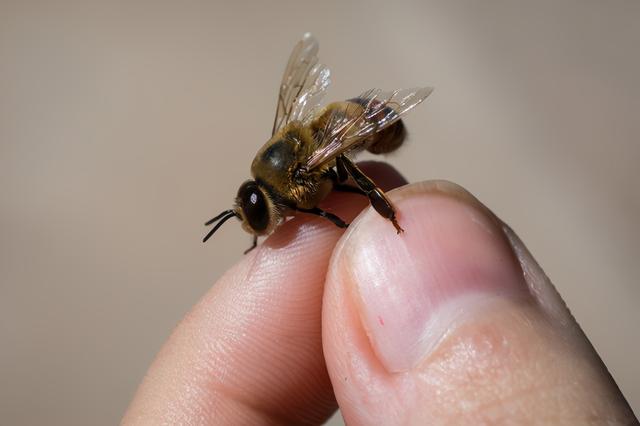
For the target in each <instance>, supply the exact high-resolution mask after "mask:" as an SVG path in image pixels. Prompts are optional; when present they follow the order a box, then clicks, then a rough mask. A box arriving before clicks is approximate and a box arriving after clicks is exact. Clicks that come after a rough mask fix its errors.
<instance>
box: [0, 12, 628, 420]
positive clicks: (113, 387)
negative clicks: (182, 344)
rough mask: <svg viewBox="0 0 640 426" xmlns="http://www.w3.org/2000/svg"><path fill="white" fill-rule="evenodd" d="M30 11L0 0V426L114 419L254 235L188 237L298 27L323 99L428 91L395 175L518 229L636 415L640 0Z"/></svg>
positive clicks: (268, 93)
mask: <svg viewBox="0 0 640 426" xmlns="http://www.w3.org/2000/svg"><path fill="white" fill-rule="evenodd" d="M26 3H28V2H22V1H17V0H16V1H4V2H2V3H0V194H1V197H0V203H1V204H0V205H1V210H0V224H1V231H2V236H1V237H0V423H2V424H43V423H47V424H60V425H63V424H64V425H73V424H78V425H81V424H95V425H97V424H104V425H107V424H114V423H116V422H117V421H118V419H119V418H120V416H121V415H122V413H123V411H124V410H125V407H126V406H127V403H128V401H129V399H130V398H131V396H132V393H133V392H134V390H135V388H136V386H137V384H138V383H139V381H140V380H141V378H142V375H143V374H144V372H145V370H146V368H147V366H148V365H149V363H150V362H151V360H152V358H153V356H154V354H155V352H156V351H157V350H158V349H159V347H160V345H161V344H162V342H163V341H164V340H165V338H166V337H167V335H168V334H169V333H170V331H171V329H172V327H174V325H175V324H176V323H177V322H178V321H179V320H180V318H181V317H182V316H183V315H184V313H185V312H186V311H187V310H188V309H189V307H190V306H191V305H193V304H194V303H195V302H196V301H197V300H198V298H199V297H200V296H201V295H202V294H203V293H204V292H205V291H206V290H207V289H208V288H209V287H210V286H211V284H212V283H213V282H214V280H215V279H216V277H218V276H220V275H221V274H222V272H223V271H224V270H225V269H226V268H228V267H229V266H230V265H231V264H232V263H233V262H235V261H236V260H237V259H238V258H240V257H241V255H242V250H243V249H244V248H246V246H247V244H248V242H249V237H248V236H247V235H246V234H244V233H243V232H242V231H241V229H240V228H239V226H237V225H235V226H226V227H224V228H223V229H222V230H221V231H220V232H219V234H218V235H216V236H215V238H214V239H213V240H212V241H211V242H210V243H209V244H207V245H202V244H201V243H200V239H201V237H202V235H203V233H204V232H205V229H204V227H203V226H202V223H203V221H204V220H205V219H207V218H209V217H210V216H211V215H212V214H214V213H218V211H221V210H223V209H226V208H228V207H230V205H231V201H232V198H233V196H234V195H235V191H236V189H237V186H238V185H239V184H240V183H241V182H242V181H243V180H244V179H245V178H246V177H247V176H248V168H249V164H250V161H251V159H252V157H253V155H254V153H255V151H256V150H257V149H258V147H259V146H260V145H261V144H262V143H263V142H264V141H265V139H266V138H267V137H268V135H269V132H270V129H271V123H272V117H273V111H274V107H275V95H276V89H277V84H278V82H279V80H280V74H281V72H282V70H283V67H284V64H285V61H286V59H287V56H288V54H289V51H290V49H291V47H292V46H293V44H294V42H295V41H297V39H298V38H299V37H300V36H301V34H302V33H303V32H305V31H311V32H313V33H315V34H316V36H317V37H318V39H319V40H320V42H321V54H322V55H321V56H322V59H323V61H324V62H325V63H327V64H328V65H329V66H330V67H331V69H332V71H333V81H334V83H333V86H332V90H331V91H330V95H329V99H330V100H331V99H343V98H346V97H349V96H352V95H354V94H356V93H359V92H360V91H362V90H363V89H365V88H368V87H382V88H396V87H403V86H415V85H432V86H435V88H436V90H435V92H434V94H433V95H432V97H431V98H429V99H428V102H427V103H426V104H424V105H423V106H421V107H420V108H418V109H417V110H416V111H415V112H413V113H412V114H411V115H410V116H409V117H408V118H407V125H408V128H409V129H410V131H411V132H412V139H411V141H410V143H407V145H406V146H405V147H404V148H403V150H401V151H400V152H398V153H397V154H394V155H393V156H390V157H389V158H388V159H387V160H388V161H389V162H391V163H392V164H393V165H395V166H396V167H398V168H399V169H400V170H402V171H403V173H404V174H405V175H406V176H407V177H408V178H409V180H411V181H417V180H423V179H431V178H445V179H450V180H453V181H456V182H458V183H460V184H462V185H464V186H466V187H467V188H469V189H470V190H471V191H472V192H473V193H474V194H476V195H477V196H478V197H479V198H480V199H481V200H483V201H484V202H485V203H487V204H488V205H489V206H490V207H491V208H493V209H494V211H495V212H497V214H498V215H499V216H501V217H502V218H503V219H504V220H506V221H507V222H508V223H510V224H511V225H512V226H513V228H514V229H515V230H516V231H517V232H519V234H520V235H521V237H522V238H523V240H524V241H525V242H526V243H527V244H528V246H529V247H530V248H531V250H532V252H533V253H534V254H535V255H536V256H537V258H538V259H539V261H540V263H541V264H542V265H543V267H544V268H545V269H546V271H547V272H548V274H549V275H550V276H551V278H552V279H553V281H554V282H555V283H556V285H557V287H558V288H559V290H560V292H561V293H562V294H563V295H564V297H565V299H566V301H567V303H568V304H569V306H570V307H571V308H572V311H573V313H574V314H575V316H576V317H577V319H578V321H579V322H580V323H581V324H582V326H583V328H584V329H585V331H586V333H587V335H588V336H589V337H590V338H591V340H592V342H593V344H594V345H595V347H596V348H597V350H598V352H599V353H600V354H601V356H602V358H603V359H604V361H605V362H606V363H607V365H608V366H609V368H610V370H611V373H612V374H613V376H614V377H615V379H616V380H617V382H618V384H619V385H620V387H621V388H622V390H623V392H624V393H625V394H626V395H627V398H628V399H629V402H630V403H631V405H632V406H633V408H634V409H635V411H636V413H638V412H639V410H640V366H639V363H638V360H640V339H639V338H638V337H639V332H638V327H639V326H640V314H639V312H640V309H638V303H639V301H640V289H639V287H638V278H639V277H640V262H639V260H640V259H639V254H640V226H639V225H638V222H639V218H640V198H639V195H640V190H639V189H638V184H639V173H638V171H637V167H638V165H637V164H638V160H640V145H639V140H638V139H639V135H640V85H639V82H638V77H639V76H640V55H639V50H638V48H639V46H640V25H638V22H640V3H639V2H637V1H608V2H603V1H569V0H566V1H556V0H553V1H550V0H549V1H530V2H526V3H525V2H506V1H484V2H477V1H466V2H455V4H453V3H451V2H446V1H441V2H415V3H403V4H401V5H397V4H395V5H394V4H392V2H380V3H377V4H373V3H370V2H360V3H356V2H350V3H346V2H344V4H343V2H338V1H336V2H327V1H322V2H315V3H309V4H301V3H302V2H291V3H289V4H286V3H277V4H269V5H267V4H266V3H267V2H265V3H264V4H263V3H260V4H256V5H250V4H248V3H244V2H241V1H235V2H232V3H230V4H225V3H216V2H213V1H210V2H175V3H165V2H148V3H142V2H135V4H134V2H122V3H116V2H106V1H104V2H99V3H94V2H78V3H77V4H73V3H70V2H68V3H65V2H42V3H40V4H37V3H31V4H26ZM54 3H55V4H54Z"/></svg>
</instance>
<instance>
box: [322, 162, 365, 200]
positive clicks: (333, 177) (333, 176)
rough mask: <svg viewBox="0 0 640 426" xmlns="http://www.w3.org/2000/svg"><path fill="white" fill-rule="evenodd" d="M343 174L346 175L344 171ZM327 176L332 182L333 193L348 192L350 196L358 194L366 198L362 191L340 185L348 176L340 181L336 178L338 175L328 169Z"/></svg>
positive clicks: (354, 187) (355, 187)
mask: <svg viewBox="0 0 640 426" xmlns="http://www.w3.org/2000/svg"><path fill="white" fill-rule="evenodd" d="M343 170H344V167H343ZM345 173H346V171H345ZM327 174H328V175H329V177H330V178H331V180H332V181H333V189H334V190H335V191H338V192H350V193H352V194H360V195H364V196H365V197H366V196H367V194H366V193H365V192H364V191H363V190H362V189H360V188H358V187H357V186H351V185H346V184H344V183H341V182H344V181H345V180H346V179H347V178H348V177H349V176H348V175H347V177H346V178H344V179H343V180H340V178H339V177H338V174H337V173H336V171H335V170H333V169H329V171H328V172H327Z"/></svg>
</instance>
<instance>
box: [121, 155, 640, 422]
mask: <svg viewBox="0 0 640 426" xmlns="http://www.w3.org/2000/svg"><path fill="white" fill-rule="evenodd" d="M363 168H364V170H365V171H366V172H367V173H368V174H369V175H370V176H371V177H372V178H373V179H374V181H376V182H377V183H379V184H380V186H381V187H382V188H383V189H385V190H388V189H391V188H395V187H397V189H395V190H393V191H391V192H389V193H388V195H389V197H390V199H391V201H392V202H393V203H394V205H395V206H396V207H397V209H398V214H399V217H398V219H399V221H400V224H401V225H402V226H403V227H404V228H405V229H406V231H407V232H405V233H404V234H402V235H401V236H397V235H396V233H395V231H394V229H393V227H392V226H391V224H390V223H389V222H387V221H385V220H384V219H382V218H381V217H380V216H379V215H377V214H376V213H375V211H373V210H372V209H371V208H367V209H365V210H364V211H363V212H362V213H361V214H360V215H359V216H358V217H357V218H356V219H355V220H354V221H353V223H352V225H351V226H350V227H349V228H348V229H347V231H346V232H344V231H343V230H341V229H338V228H337V227H335V226H334V225H332V224H331V223H329V222H328V221H326V220H323V219H321V218H317V217H313V216H310V215H298V216H297V217H296V218H294V219H293V220H291V221H288V222H286V223H285V224H283V226H281V227H280V228H279V229H278V230H277V231H276V232H275V233H274V234H272V235H271V236H270V237H269V238H268V239H267V240H266V241H265V242H264V243H263V244H262V245H260V246H258V248H257V249H255V250H254V251H253V252H251V253H250V254H248V255H247V256H244V257H243V258H242V259H241V260H240V261H239V262H238V264H236V265H235V266H234V267H233V268H232V269H230V270H229V271H228V272H227V273H226V274H224V276H223V277H222V278H220V279H219V280H218V281H217V282H216V283H215V285H214V286H213V287H212V289H211V290H210V291H209V293H208V294H207V295H206V296H205V297H204V298H203V299H202V300H201V301H200V302H199V303H198V304H197V305H196V306H195V307H194V308H193V309H192V310H191V312H189V313H188V314H187V316H186V317H185V318H184V320H183V321H182V322H181V323H180V325H179V326H178V327H177V328H176V329H175V330H174V332H173V334H172V335H171V337H170V338H169V340H168V341H167V342H166V344H165V345H164V347H163V348H162V350H161V351H160V353H159V354H158V355H157V357H156V359H155V361H154V362H153V364H152V365H151V367H150V369H149V371H148V373H147V375H146V377H145V378H144V380H143V382H142V384H141V385H140V388H139V389H138V391H137V393H136V395H135V397H134V399H133V401H132V402H131V405H130V407H129V409H128V411H127V413H126V415H125V417H124V419H123V424H218V425H219V424H230V425H231V424H233V425H241V424H248V425H249V424H250V425H257V424H321V423H322V422H324V421H325V420H326V419H327V418H329V417H330V416H331V415H332V413H333V412H334V411H335V410H336V409H337V407H338V406H339V407H340V409H341V412H342V415H343V416H344V418H345V421H346V423H347V424H349V425H367V424H456V425H457V424H638V420H637V419H636V417H635V416H634V414H633V412H632V411H631V409H630V407H629V405H628V404H627V402H626V401H625V399H624V397H623V395H622V394H621V393H620V390H619V389H618V387H617V386H616V384H615V382H614V381H613V379H612V378H611V376H610V375H609V373H608V372H607V369H606V367H605V366H604V364H603V363H602V361H601V360H600V358H599V357H598V355H597V354H596V352H595V350H594V349H593V347H592V346H591V344H590V343H589V341H588V339H587V338H586V336H585V335H584V334H583V333H582V331H581V329H580V327H579V326H578V324H577V323H576V322H575V320H574V318H573V317H572V316H571V314H570V313H569V311H568V310H567V308H566V306H565V305H564V302H563V301H562V299H561V297H560V296H559V294H558V293H557V292H556V291H555V289H554V287H553V286H552V284H551V282H550V281H549V279H548V278H547V277H546V276H545V275H544V273H543V272H542V270H541V269H540V267H539V266H538V265H537V264H536V262H535V260H534V259H533V257H532V256H531V255H530V254H529V252H528V251H527V249H526V247H525V246H524V245H523V243H522V242H521V241H520V240H519V239H518V237H517V236H516V235H515V233H513V231H511V230H510V229H509V228H508V227H507V226H506V225H505V224H504V223H503V222H502V221H501V220H500V219H498V218H496V217H495V215H493V213H491V211H490V210H489V209H488V208H487V207H485V206H483V205H482V204H480V203H479V202H478V201H477V200H476V199H475V198H473V196H471V195H470V194H469V193H467V192H466V191H465V190H464V189H462V188H460V187H458V186H456V185H454V184H451V183H449V182H424V183H419V184H412V185H404V184H405V181H404V179H403V178H402V177H401V176H400V175H399V174H398V173H397V172H395V171H394V170H393V169H391V168H390V167H389V166H386V165H382V164H379V163H376V164H365V165H364V166H363ZM403 185H404V186H403ZM366 204H367V202H366V199H364V198H363V197H358V196H356V195H353V194H332V195H331V196H330V197H329V199H328V200H327V201H326V202H325V203H323V205H322V206H321V207H323V208H325V209H327V210H329V211H331V212H334V213H336V214H338V215H339V216H340V217H343V218H345V219H347V220H349V221H351V220H352V219H353V218H354V217H355V216H356V214H357V213H358V212H360V211H361V210H362V209H363V207H365V206H366Z"/></svg>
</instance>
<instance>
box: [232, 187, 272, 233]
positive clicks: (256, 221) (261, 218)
mask: <svg viewBox="0 0 640 426" xmlns="http://www.w3.org/2000/svg"><path fill="white" fill-rule="evenodd" d="M238 201H239V204H240V206H241V207H242V213H243V214H244V217H245V218H246V220H247V222H249V225H250V226H251V228H252V229H253V230H254V231H258V232H260V231H264V230H265V229H267V226H268V225H269V209H268V206H267V201H266V200H265V197H264V194H263V193H262V191H261V190H260V188H259V187H258V184H256V183H255V182H254V181H249V182H245V183H243V184H242V186H241V187H240V189H239V190H238Z"/></svg>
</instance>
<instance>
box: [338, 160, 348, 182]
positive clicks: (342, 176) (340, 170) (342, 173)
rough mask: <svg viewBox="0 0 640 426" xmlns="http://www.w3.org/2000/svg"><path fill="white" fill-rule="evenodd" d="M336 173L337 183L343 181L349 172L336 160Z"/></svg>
mask: <svg viewBox="0 0 640 426" xmlns="http://www.w3.org/2000/svg"><path fill="white" fill-rule="evenodd" d="M336 173H337V177H338V183H343V182H344V181H346V180H347V179H348V178H349V172H348V171H347V168H346V167H345V166H344V164H343V163H342V162H341V161H336Z"/></svg>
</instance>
